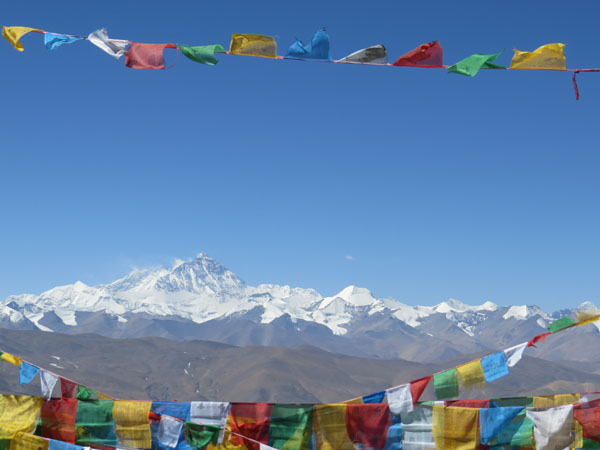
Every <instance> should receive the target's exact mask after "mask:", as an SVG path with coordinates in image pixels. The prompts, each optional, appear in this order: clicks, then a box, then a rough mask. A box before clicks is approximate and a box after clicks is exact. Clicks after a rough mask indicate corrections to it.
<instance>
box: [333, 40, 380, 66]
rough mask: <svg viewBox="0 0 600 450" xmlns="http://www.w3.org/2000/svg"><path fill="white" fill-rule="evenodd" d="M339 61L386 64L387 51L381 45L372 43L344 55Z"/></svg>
mask: <svg viewBox="0 0 600 450" xmlns="http://www.w3.org/2000/svg"><path fill="white" fill-rule="evenodd" d="M339 62H351V63H358V64H362V63H369V64H386V63H387V52H386V50H385V47H384V46H383V45H381V44H379V45H374V46H372V47H368V48H363V49H362V50H358V51H356V52H354V53H351V54H349V55H348V56H344V57H343V58H342V59H340V61H339Z"/></svg>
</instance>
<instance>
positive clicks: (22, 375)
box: [19, 361, 40, 384]
mask: <svg viewBox="0 0 600 450" xmlns="http://www.w3.org/2000/svg"><path fill="white" fill-rule="evenodd" d="M39 371H40V369H39V368H37V367H36V366H32V365H31V364H29V363H27V362H25V361H23V362H22V363H21V367H20V368H19V384H29V383H31V382H32V381H33V379H34V378H35V376H36V375H37V374H38V373H39Z"/></svg>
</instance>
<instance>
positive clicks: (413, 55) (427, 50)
mask: <svg viewBox="0 0 600 450" xmlns="http://www.w3.org/2000/svg"><path fill="white" fill-rule="evenodd" d="M392 65H393V66H416V67H444V49H443V48H442V46H441V45H440V43H439V42H438V41H433V42H428V43H426V44H422V45H420V46H419V47H417V48H415V49H414V50H411V51H410V52H408V53H406V54H405V55H402V56H401V57H400V58H398V59H397V60H396V62H394V63H393V64H392Z"/></svg>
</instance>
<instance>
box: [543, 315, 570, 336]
mask: <svg viewBox="0 0 600 450" xmlns="http://www.w3.org/2000/svg"><path fill="white" fill-rule="evenodd" d="M573 325H575V322H573V319H571V318H570V317H561V318H560V319H558V320H555V321H554V322H552V323H551V324H550V326H549V327H548V331H549V332H550V333H556V332H557V331H560V330H564V329H565V328H569V327H570V326H573Z"/></svg>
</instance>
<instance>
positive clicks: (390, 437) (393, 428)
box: [385, 415, 403, 450]
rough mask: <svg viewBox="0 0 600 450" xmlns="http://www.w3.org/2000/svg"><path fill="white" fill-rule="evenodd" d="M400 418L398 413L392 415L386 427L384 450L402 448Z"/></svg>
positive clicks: (399, 449) (398, 449) (400, 449)
mask: <svg viewBox="0 0 600 450" xmlns="http://www.w3.org/2000/svg"><path fill="white" fill-rule="evenodd" d="M402 438H403V436H402V419H401V416H399V415H392V422H391V423H390V426H389V427H388V433H387V438H386V442H385V450H402Z"/></svg>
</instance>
